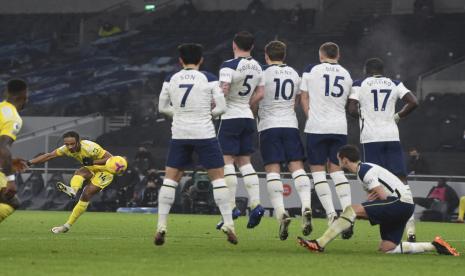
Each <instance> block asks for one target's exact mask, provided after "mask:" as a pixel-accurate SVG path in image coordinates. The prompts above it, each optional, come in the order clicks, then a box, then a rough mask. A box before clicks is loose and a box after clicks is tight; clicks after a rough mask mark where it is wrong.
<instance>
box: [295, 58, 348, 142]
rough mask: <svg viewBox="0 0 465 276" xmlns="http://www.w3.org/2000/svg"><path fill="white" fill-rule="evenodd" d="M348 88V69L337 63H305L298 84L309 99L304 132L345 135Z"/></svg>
mask: <svg viewBox="0 0 465 276" xmlns="http://www.w3.org/2000/svg"><path fill="white" fill-rule="evenodd" d="M351 87H352V78H351V77H350V74H349V72H348V71H347V70H346V69H345V68H344V67H342V66H341V65H339V64H337V63H334V64H332V63H321V64H318V65H310V66H308V67H307V68H306V69H305V71H304V73H303V74H302V82H301V85H300V90H302V91H306V92H308V95H309V101H310V103H309V112H308V119H307V123H306V125H305V132H306V133H314V134H342V135H347V119H346V110H345V106H346V103H347V98H348V96H349V92H350V88H351Z"/></svg>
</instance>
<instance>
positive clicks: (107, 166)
mask: <svg viewBox="0 0 465 276" xmlns="http://www.w3.org/2000/svg"><path fill="white" fill-rule="evenodd" d="M63 143H64V145H63V146H62V147H60V148H58V149H56V150H54V151H52V152H50V153H45V154H42V155H40V156H37V157H35V158H33V159H31V160H29V161H28V162H27V165H28V166H33V165H36V164H41V163H44V162H47V161H49V160H52V159H54V158H57V157H60V156H67V157H71V158H74V159H76V160H78V161H79V162H80V163H81V164H82V165H84V166H83V167H81V168H79V169H78V170H77V171H76V172H75V173H74V176H73V177H72V178H71V183H70V186H67V185H65V184H64V183H61V182H58V183H56V185H57V188H58V190H60V191H62V192H63V193H65V194H67V195H68V196H69V197H71V198H74V197H76V194H77V192H78V191H79V189H81V188H82V186H83V185H84V182H85V181H88V185H87V186H86V187H85V188H84V190H83V192H82V194H81V197H80V199H79V201H78V203H77V204H76V206H74V209H73V212H72V213H71V215H70V216H69V218H68V221H67V222H66V223H65V224H63V225H61V226H57V227H53V228H52V232H53V233H55V234H59V233H66V232H68V231H69V229H70V228H71V226H72V225H73V224H74V223H75V222H76V221H77V219H78V218H79V217H80V216H81V215H82V214H83V213H84V212H85V211H86V210H87V206H88V205H89V201H90V200H91V198H92V197H93V196H94V195H96V194H97V193H98V192H100V191H101V190H103V189H104V188H105V187H107V186H108V185H110V184H111V182H112V181H113V175H114V174H122V173H123V172H124V171H125V170H126V168H127V162H126V160H125V159H124V158H123V157H121V156H112V155H111V154H110V153H109V152H108V151H106V150H104V149H103V148H102V147H100V146H99V145H98V144H96V143H94V142H92V141H88V140H81V139H80V137H79V134H78V133H77V132H74V131H69V132H66V133H65V134H63Z"/></svg>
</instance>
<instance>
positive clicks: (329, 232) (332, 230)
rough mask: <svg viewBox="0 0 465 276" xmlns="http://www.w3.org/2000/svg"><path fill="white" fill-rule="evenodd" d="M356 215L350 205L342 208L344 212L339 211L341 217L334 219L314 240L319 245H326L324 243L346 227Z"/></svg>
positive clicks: (353, 220)
mask: <svg viewBox="0 0 465 276" xmlns="http://www.w3.org/2000/svg"><path fill="white" fill-rule="evenodd" d="M356 217H357V215H356V214H355V211H354V209H353V208H352V206H349V207H347V208H346V209H344V212H342V213H341V217H339V218H338V219H337V220H335V221H334V222H333V223H332V224H331V225H330V226H329V227H328V229H326V231H325V232H324V234H323V235H322V236H321V237H320V238H318V239H317V240H316V241H317V242H318V244H319V245H320V246H321V247H326V245H327V244H328V243H329V242H331V241H332V240H334V239H335V238H336V237H337V236H338V235H339V234H341V233H342V231H344V230H346V229H348V228H349V227H350V226H351V225H352V224H353V223H354V222H355V218H356Z"/></svg>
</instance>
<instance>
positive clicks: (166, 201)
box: [158, 178, 178, 229]
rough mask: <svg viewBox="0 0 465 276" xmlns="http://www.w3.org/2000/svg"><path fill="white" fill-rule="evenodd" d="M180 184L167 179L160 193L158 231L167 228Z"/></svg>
mask: <svg viewBox="0 0 465 276" xmlns="http://www.w3.org/2000/svg"><path fill="white" fill-rule="evenodd" d="M176 187H178V182H176V181H174V180H171V179H168V178H165V179H164V180H163V185H162V186H161V188H160V192H159V193H158V229H160V228H166V226H167V222H168V214H169V213H170V209H171V206H172V205H173V203H174V195H175V194H176Z"/></svg>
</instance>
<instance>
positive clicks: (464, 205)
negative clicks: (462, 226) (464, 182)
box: [458, 196, 465, 221]
mask: <svg viewBox="0 0 465 276" xmlns="http://www.w3.org/2000/svg"><path fill="white" fill-rule="evenodd" d="M464 215H465V196H462V197H461V198H460V204H459V216H458V220H462V221H463V216H464Z"/></svg>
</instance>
